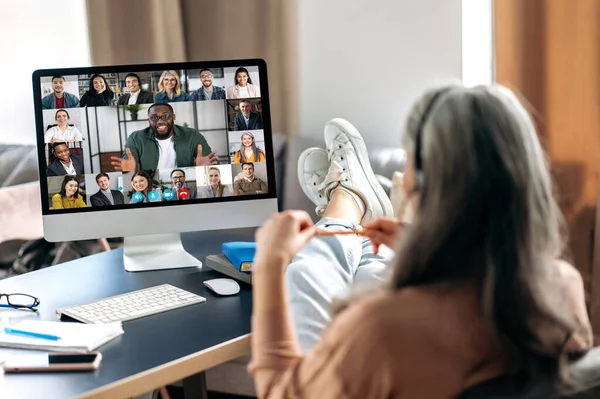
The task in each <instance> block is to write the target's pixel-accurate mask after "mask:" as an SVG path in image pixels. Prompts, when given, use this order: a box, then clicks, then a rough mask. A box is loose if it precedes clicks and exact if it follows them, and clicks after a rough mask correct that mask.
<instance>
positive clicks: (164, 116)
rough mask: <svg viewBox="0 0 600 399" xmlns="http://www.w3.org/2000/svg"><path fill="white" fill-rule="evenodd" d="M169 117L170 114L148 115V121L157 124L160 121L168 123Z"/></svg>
mask: <svg viewBox="0 0 600 399" xmlns="http://www.w3.org/2000/svg"><path fill="white" fill-rule="evenodd" d="M171 116H172V115H171V114H162V115H150V116H149V117H148V119H150V120H151V121H152V122H158V121H159V120H160V119H162V120H163V121H168V120H170V119H171Z"/></svg>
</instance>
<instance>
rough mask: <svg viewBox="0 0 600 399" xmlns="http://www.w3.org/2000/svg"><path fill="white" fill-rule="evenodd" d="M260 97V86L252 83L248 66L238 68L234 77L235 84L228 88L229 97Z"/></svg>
mask: <svg viewBox="0 0 600 399" xmlns="http://www.w3.org/2000/svg"><path fill="white" fill-rule="evenodd" d="M250 97H260V87H258V86H256V85H254V84H252V78H251V77H250V73H249V72H248V70H247V69H246V68H238V69H237V70H236V71H235V77H234V78H233V86H231V87H228V88H227V98H228V99H232V98H250Z"/></svg>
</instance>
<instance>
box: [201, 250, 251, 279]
mask: <svg viewBox="0 0 600 399" xmlns="http://www.w3.org/2000/svg"><path fill="white" fill-rule="evenodd" d="M204 264H205V265H206V266H207V267H209V268H211V269H213V270H215V271H217V272H219V273H223V274H224V275H226V276H228V277H231V278H233V279H235V280H238V281H241V282H243V283H246V284H252V274H250V273H248V272H241V271H239V270H238V269H237V268H236V267H235V266H234V265H233V263H231V262H230V261H229V259H227V257H226V256H225V255H208V256H207V257H206V261H205V262H204Z"/></svg>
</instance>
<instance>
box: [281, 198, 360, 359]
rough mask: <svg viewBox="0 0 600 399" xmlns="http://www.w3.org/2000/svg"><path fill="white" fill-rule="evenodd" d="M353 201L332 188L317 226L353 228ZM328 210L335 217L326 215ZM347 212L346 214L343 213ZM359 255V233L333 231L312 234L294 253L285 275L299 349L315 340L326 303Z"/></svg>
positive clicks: (348, 278)
mask: <svg viewBox="0 0 600 399" xmlns="http://www.w3.org/2000/svg"><path fill="white" fill-rule="evenodd" d="M357 208H358V207H357V205H356V204H355V203H354V200H353V199H352V198H351V197H350V196H349V195H348V194H347V193H345V192H343V191H336V192H334V193H333V195H332V196H331V201H330V203H329V205H328V207H327V210H326V211H325V214H324V215H323V218H322V219H321V220H320V221H319V222H318V223H317V224H316V226H317V227H318V228H319V229H325V230H331V231H338V230H348V229H355V228H357V227H358V220H357V219H356V217H354V215H355V214H356V213H357V212H356V209H357ZM328 214H333V215H336V216H337V217H329V216H327V215H328ZM344 216H347V217H344ZM361 257H362V237H360V236H358V235H354V234H352V235H335V236H324V237H319V236H318V237H315V238H313V239H312V240H310V241H309V242H308V244H307V245H306V246H305V247H304V248H303V249H302V250H301V251H300V252H299V253H298V255H296V257H295V258H294V259H293V261H292V263H290V265H289V266H288V268H287V270H286V273H285V277H286V286H287V290H288V297H289V299H290V306H291V309H292V320H293V322H294V326H295V329H296V334H297V336H298V340H299V342H300V346H301V347H302V350H303V351H308V350H309V349H310V348H311V347H312V345H313V344H314V343H315V342H317V341H318V340H319V337H320V335H321V331H322V330H323V329H324V328H325V327H326V326H327V325H328V324H329V322H330V321H331V316H330V309H329V308H330V306H331V302H332V301H333V299H334V298H335V297H336V296H338V295H340V294H342V293H343V292H344V290H346V289H347V287H348V285H350V284H351V283H352V281H353V280H354V275H355V274H356V271H357V268H358V266H359V264H360V260H361Z"/></svg>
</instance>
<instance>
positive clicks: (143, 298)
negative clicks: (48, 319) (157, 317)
mask: <svg viewBox="0 0 600 399" xmlns="http://www.w3.org/2000/svg"><path fill="white" fill-rule="evenodd" d="M202 302H206V298H204V297H201V296H200V295H196V294H193V293H191V292H189V291H185V290H182V289H181V288H177V287H174V286H172V285H170V284H162V285H157V286H156V287H150V288H145V289H143V290H138V291H132V292H128V293H126V294H121V295H115V296H111V297H109V298H105V299H100V300H98V301H95V302H90V303H85V304H83V305H78V306H72V307H70V308H64V309H58V310H57V311H56V313H57V314H58V317H61V316H62V315H67V316H69V317H72V318H73V319H76V320H79V321H82V322H84V323H90V324H98V323H114V322H119V321H120V322H123V321H128V320H133V319H139V318H140V317H146V316H150V315H153V314H157V313H162V312H166V311H168V310H173V309H177V308H182V307H184V306H189V305H194V304H197V303H202Z"/></svg>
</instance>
